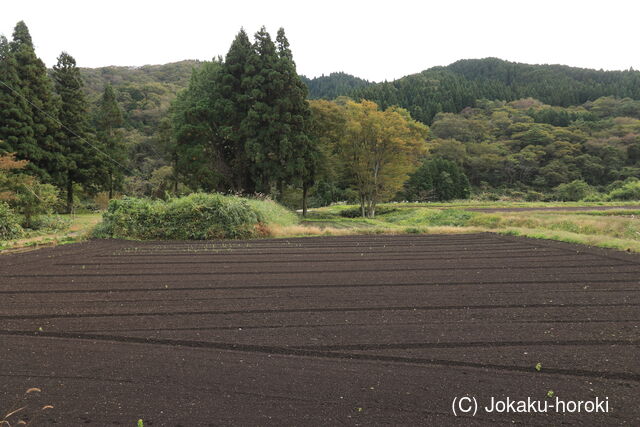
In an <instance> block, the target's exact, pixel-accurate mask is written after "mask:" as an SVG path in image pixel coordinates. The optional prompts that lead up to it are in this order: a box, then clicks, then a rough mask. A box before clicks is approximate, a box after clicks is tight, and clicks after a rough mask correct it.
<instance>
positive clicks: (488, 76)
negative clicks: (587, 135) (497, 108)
mask: <svg viewBox="0 0 640 427" xmlns="http://www.w3.org/2000/svg"><path fill="white" fill-rule="evenodd" d="M347 95H349V96H352V97H354V98H356V99H360V98H364V99H369V100H372V101H375V102H377V103H378V104H380V105H381V106H382V107H387V106H390V105H399V106H401V107H404V108H406V109H408V110H409V111H410V112H411V114H412V116H413V117H414V118H416V119H418V120H420V121H423V122H425V123H431V121H432V120H433V117H434V116H435V115H436V114H437V113H439V112H451V113H457V112H460V111H461V110H462V109H464V108H465V107H473V106H475V103H476V101H477V100H478V99H483V98H484V99H490V100H503V101H513V100H516V99H521V98H529V97H531V98H536V99H538V100H540V101H542V102H544V103H546V104H549V105H557V106H562V107H566V106H569V105H580V104H583V103H585V102H587V101H593V100H595V99H597V98H600V97H603V96H615V97H619V98H625V97H628V98H632V99H640V72H638V71H634V70H632V69H630V70H626V71H601V70H592V69H586V68H577V67H569V66H566V65H531V64H522V63H517V62H509V61H504V60H501V59H498V58H485V59H465V60H460V61H456V62H454V63H453V64H450V65H448V66H446V67H433V68H430V69H428V70H425V71H422V72H420V73H417V74H412V75H409V76H405V77H402V78H400V79H398V80H394V81H392V82H385V83H377V84H374V85H370V86H367V87H364V88H359V89H356V90H355V91H353V92H351V93H349V94H347Z"/></svg>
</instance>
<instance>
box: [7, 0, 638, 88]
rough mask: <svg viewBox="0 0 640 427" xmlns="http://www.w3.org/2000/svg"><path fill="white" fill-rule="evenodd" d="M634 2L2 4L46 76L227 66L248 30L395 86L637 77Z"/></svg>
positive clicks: (314, 69) (47, 0)
mask: <svg viewBox="0 0 640 427" xmlns="http://www.w3.org/2000/svg"><path fill="white" fill-rule="evenodd" d="M639 12H640V1H638V0H626V1H625V0H607V1H603V0H600V1H591V0H583V1H578V0H534V1H524V0H505V1H503V0H475V1H474V0H469V1H465V0H459V1H452V0H440V1H431V0H423V1H407V0H387V1H377V0H369V1H361V0H338V1H336V0H316V1H304V0H299V1H279V0H273V1H268V0H263V1H253V0H251V1H248V0H247V1H242V0H235V1H233V0H226V1H214V0H201V1H194V0H180V1H175V0H174V1H162V0H155V1H146V0H144V1H142V0H127V1H122V0H110V1H91V0H84V1H73V0H56V1H52V0H40V1H38V0H1V4H0V33H3V34H5V35H6V36H7V37H10V36H11V33H12V32H13V27H14V26H15V24H16V22H18V21H19V20H24V21H25V22H26V23H27V26H28V27H29V29H30V31H31V36H32V37H33V40H34V44H35V46H36V52H37V54H38V56H40V57H41V58H42V59H43V60H44V61H45V63H46V64H47V65H48V66H52V65H53V64H54V63H55V61H56V57H57V56H58V54H59V53H60V52H61V51H62V50H65V51H67V52H69V53H70V54H71V55H73V56H74V57H75V58H76V60H77V62H78V65H79V66H82V67H99V66H105V65H144V64H162V63H166V62H173V61H179V60H182V59H211V58H212V57H214V56H217V55H225V54H226V52H227V50H228V48H229V45H230V43H231V41H232V40H233V38H234V36H235V35H236V33H237V32H238V30H239V29H240V27H241V26H244V28H245V29H246V30H247V32H248V33H249V35H250V36H252V35H253V33H255V32H256V31H257V30H258V29H259V27H260V26H261V25H266V27H267V29H268V31H269V32H270V33H271V35H272V37H274V38H275V34H276V32H277V30H278V28H279V27H281V26H282V27H284V28H285V31H286V33H287V37H288V39H289V42H290V43H291V48H292V50H293V55H294V59H295V61H296V63H297V65H298V72H299V73H301V74H305V75H307V76H309V77H314V76H318V75H321V74H323V73H324V74H329V73H330V72H333V71H344V72H347V73H350V74H353V75H356V76H358V77H362V78H366V79H368V80H374V81H380V80H385V79H387V80H393V79H395V78H400V77H402V76H404V75H407V74H412V73H416V72H419V71H422V70H424V69H427V68H429V67H432V66H436V65H447V64H449V63H451V62H454V61H456V60H458V59H466V58H484V57H487V56H494V57H499V58H502V59H507V60H510V61H518V62H527V63H553V64H557V63H560V64H566V65H572V66H579V67H587V68H597V69H600V68H603V69H606V70H613V69H628V68H629V67H633V68H634V69H640V48H639V45H640V27H639V25H638V19H639V16H640V15H639Z"/></svg>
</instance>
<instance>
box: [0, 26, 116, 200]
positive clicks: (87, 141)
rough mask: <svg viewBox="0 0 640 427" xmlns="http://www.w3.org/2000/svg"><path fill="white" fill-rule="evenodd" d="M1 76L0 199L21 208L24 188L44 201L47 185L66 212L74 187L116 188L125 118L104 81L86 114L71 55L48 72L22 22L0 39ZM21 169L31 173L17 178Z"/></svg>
mask: <svg viewBox="0 0 640 427" xmlns="http://www.w3.org/2000/svg"><path fill="white" fill-rule="evenodd" d="M0 81H1V82H2V83H1V84H0V155H1V156H2V157H3V159H4V160H5V162H4V164H5V167H4V168H3V169H2V170H0V174H2V176H0V182H1V183H2V186H3V187H2V188H0V192H2V199H4V200H7V201H9V203H10V204H16V205H19V199H20V198H19V197H18V195H19V194H20V193H21V192H24V191H26V190H28V192H29V193H32V194H33V196H34V198H35V200H36V201H37V200H40V201H43V200H45V199H48V198H47V197H45V196H44V195H45V193H46V194H47V195H48V194H50V193H51V188H52V187H51V186H53V187H54V189H57V190H55V191H56V192H61V193H62V194H64V195H65V197H66V200H67V203H66V209H67V210H71V208H72V207H73V202H74V190H75V189H76V187H78V186H79V187H80V188H81V189H82V190H83V191H85V192H87V193H90V194H95V193H97V192H98V191H101V190H106V191H108V192H109V194H110V195H113V192H114V191H115V190H117V189H119V185H120V183H121V181H122V176H123V165H122V163H123V162H124V146H123V144H122V140H121V138H120V135H119V130H120V128H121V127H122V125H123V122H122V113H121V110H120V107H119V105H118V103H117V101H116V98H115V95H114V93H113V90H112V89H111V87H110V86H107V87H106V88H105V90H104V93H103V95H102V96H101V97H100V99H99V100H98V102H97V104H96V108H95V113H94V114H90V111H89V104H88V102H87V100H86V96H85V93H84V91H83V80H82V78H81V76H80V71H79V69H78V67H77V66H76V61H75V59H74V58H73V57H72V56H71V55H69V54H68V53H66V52H62V53H61V54H60V56H59V57H58V61H57V64H56V65H54V67H53V70H52V71H51V73H49V72H48V70H47V69H46V67H45V65H44V63H43V62H42V61H41V60H40V59H39V58H38V57H37V56H36V53H35V51H34V47H33V41H32V40H31V36H30V34H29V30H28V28H27V26H26V25H25V24H24V22H19V23H18V24H17V25H16V27H15V30H14V32H13V36H12V40H11V41H8V40H7V38H6V37H4V36H0ZM14 155H15V157H16V159H17V163H16V162H14V161H13V156H14ZM25 174H26V175H27V176H29V177H30V178H29V179H22V178H21V175H25ZM39 193H41V194H39Z"/></svg>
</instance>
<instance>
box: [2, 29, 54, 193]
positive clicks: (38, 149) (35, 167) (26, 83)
mask: <svg viewBox="0 0 640 427" xmlns="http://www.w3.org/2000/svg"><path fill="white" fill-rule="evenodd" d="M9 47H10V52H11V54H12V56H13V57H14V58H15V61H16V72H17V74H18V76H19V79H20V84H19V88H18V90H19V92H20V93H21V94H22V95H23V96H24V97H25V98H26V99H28V100H29V115H30V116H31V118H32V120H33V135H34V139H25V140H24V141H21V142H20V143H19V144H18V145H17V146H16V147H13V148H14V149H15V151H16V153H17V156H18V158H21V159H26V160H29V164H28V166H27V169H28V170H30V171H31V172H33V173H35V174H36V175H38V176H39V177H40V178H41V179H42V180H44V181H45V182H56V181H57V180H58V179H59V176H60V173H61V172H62V171H63V170H64V158H63V156H62V154H61V150H60V145H59V143H58V140H59V138H60V126H59V123H58V121H57V120H56V117H57V114H58V109H59V100H58V99H57V97H56V96H55V94H54V92H53V88H52V83H51V79H50V78H49V77H48V75H47V68H46V67H45V65H44V63H43V62H42V60H40V59H39V58H38V57H37V56H36V53H35V50H34V48H33V42H32V40H31V35H30V34H29V29H28V28H27V26H26V25H25V23H24V22H22V21H20V22H18V24H17V25H16V27H15V29H14V32H13V40H12V42H11V43H10V44H9Z"/></svg>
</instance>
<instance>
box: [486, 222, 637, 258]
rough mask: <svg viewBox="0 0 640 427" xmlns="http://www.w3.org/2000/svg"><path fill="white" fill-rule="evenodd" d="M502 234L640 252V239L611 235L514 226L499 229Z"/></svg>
mask: <svg viewBox="0 0 640 427" xmlns="http://www.w3.org/2000/svg"><path fill="white" fill-rule="evenodd" d="M498 233H501V234H508V235H512V236H525V237H532V238H535V239H549V240H558V241H560V242H567V243H577V244H581V245H587V246H597V247H601V248H611V249H619V250H623V251H627V252H640V241H637V240H630V239H620V238H615V237H610V236H602V235H593V234H591V235H589V234H580V233H572V232H570V231H561V230H557V231H552V230H544V229H532V228H521V227H513V228H507V229H504V230H500V231H498Z"/></svg>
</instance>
